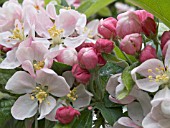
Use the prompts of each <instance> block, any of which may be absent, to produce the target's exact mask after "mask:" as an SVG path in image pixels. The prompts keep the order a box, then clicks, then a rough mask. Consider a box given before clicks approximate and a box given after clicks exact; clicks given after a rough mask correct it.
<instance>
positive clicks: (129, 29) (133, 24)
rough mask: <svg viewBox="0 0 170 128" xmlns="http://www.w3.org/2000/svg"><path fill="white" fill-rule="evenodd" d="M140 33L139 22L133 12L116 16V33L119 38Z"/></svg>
mask: <svg viewBox="0 0 170 128" xmlns="http://www.w3.org/2000/svg"><path fill="white" fill-rule="evenodd" d="M141 31H142V28H141V22H140V20H139V17H138V16H137V15H136V14H135V13H134V12H133V11H128V12H125V13H122V14H119V15H118V22H117V25H116V33H117V35H118V36H119V37H121V38H124V37H125V36H126V35H129V34H132V33H140V32H141Z"/></svg>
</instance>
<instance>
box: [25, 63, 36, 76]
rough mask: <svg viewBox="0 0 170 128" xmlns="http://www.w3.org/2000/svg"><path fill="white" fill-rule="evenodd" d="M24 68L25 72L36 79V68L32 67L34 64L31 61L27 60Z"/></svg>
mask: <svg viewBox="0 0 170 128" xmlns="http://www.w3.org/2000/svg"><path fill="white" fill-rule="evenodd" d="M22 68H23V69H24V70H25V71H28V72H29V73H30V74H31V76H32V77H35V73H34V68H33V65H32V62H31V61H29V60H26V61H24V62H23V63H22Z"/></svg>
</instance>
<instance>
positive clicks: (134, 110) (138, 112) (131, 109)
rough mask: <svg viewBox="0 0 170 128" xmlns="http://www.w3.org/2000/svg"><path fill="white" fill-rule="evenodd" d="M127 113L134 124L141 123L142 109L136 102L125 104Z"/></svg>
mask: <svg viewBox="0 0 170 128" xmlns="http://www.w3.org/2000/svg"><path fill="white" fill-rule="evenodd" d="M127 109H128V115H129V117H130V118H131V119H132V120H133V122H134V123H135V124H138V125H141V124H142V120H143V118H144V115H143V110H142V107H141V105H140V103H138V102H132V103H131V104H128V105H127Z"/></svg>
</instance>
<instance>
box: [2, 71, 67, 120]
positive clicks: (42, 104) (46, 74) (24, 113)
mask: <svg viewBox="0 0 170 128" xmlns="http://www.w3.org/2000/svg"><path fill="white" fill-rule="evenodd" d="M5 88H6V89H7V90H11V91H12V92H13V93H15V94H25V95H23V96H20V97H19V98H18V99H17V100H16V102H15V103H14V105H13V107H12V108H11V113H12V116H13V117H14V118H15V119H18V120H24V119H25V118H30V117H32V116H34V115H35V114H36V113H37V111H38V110H39V113H40V116H39V118H38V119H42V118H44V117H45V116H46V115H48V114H49V113H50V112H51V111H52V110H53V109H54V107H55V106H56V100H55V99H54V98H53V97H52V96H50V94H52V95H54V96H57V97H62V96H65V95H67V94H68V93H69V85H68V84H67V83H66V81H65V79H64V78H63V77H61V76H58V75H57V74H56V73H55V72H54V71H53V70H51V69H45V68H44V69H41V70H39V71H37V72H36V77H35V78H33V77H31V75H29V74H28V73H26V72H24V71H18V72H16V73H15V74H14V75H13V76H12V77H11V78H10V79H9V80H8V82H7V84H6V86H5Z"/></svg>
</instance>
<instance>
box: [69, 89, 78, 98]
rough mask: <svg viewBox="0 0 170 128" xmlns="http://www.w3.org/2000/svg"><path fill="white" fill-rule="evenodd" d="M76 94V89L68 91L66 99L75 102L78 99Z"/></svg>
mask: <svg viewBox="0 0 170 128" xmlns="http://www.w3.org/2000/svg"><path fill="white" fill-rule="evenodd" d="M76 92H77V89H76V88H74V89H73V90H71V91H70V93H69V94H67V97H68V98H69V99H70V100H71V101H75V100H76V99H77V98H78V96H77V94H76Z"/></svg>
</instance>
